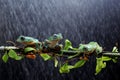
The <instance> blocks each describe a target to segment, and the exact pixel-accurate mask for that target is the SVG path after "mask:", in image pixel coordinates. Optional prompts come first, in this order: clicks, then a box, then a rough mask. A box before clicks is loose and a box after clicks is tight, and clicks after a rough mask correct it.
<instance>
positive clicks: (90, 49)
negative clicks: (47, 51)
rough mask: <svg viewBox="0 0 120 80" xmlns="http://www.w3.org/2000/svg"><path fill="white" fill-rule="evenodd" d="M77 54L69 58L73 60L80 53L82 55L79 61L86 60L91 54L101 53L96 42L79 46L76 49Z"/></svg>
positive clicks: (100, 48)
mask: <svg viewBox="0 0 120 80" xmlns="http://www.w3.org/2000/svg"><path fill="white" fill-rule="evenodd" d="M78 51H79V53H78V54H75V55H73V56H70V57H69V58H73V57H76V56H79V55H80V54H81V53H82V54H83V56H82V57H80V59H84V60H88V57H89V55H90V54H92V53H94V52H95V53H96V54H99V53H101V52H102V51H103V49H102V47H101V46H100V45H99V44H98V43H97V42H90V43H88V44H80V45H79V48H78Z"/></svg>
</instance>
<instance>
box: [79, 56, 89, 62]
mask: <svg viewBox="0 0 120 80" xmlns="http://www.w3.org/2000/svg"><path fill="white" fill-rule="evenodd" d="M80 60H85V61H88V57H87V56H84V57H80Z"/></svg>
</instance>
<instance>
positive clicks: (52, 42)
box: [44, 33, 63, 49]
mask: <svg viewBox="0 0 120 80" xmlns="http://www.w3.org/2000/svg"><path fill="white" fill-rule="evenodd" d="M61 39H63V36H62V34H61V33H58V34H53V35H52V36H50V37H49V38H48V39H45V43H44V44H45V46H46V47H48V48H52V49H53V48H55V46H56V45H58V43H59V41H60V40H61Z"/></svg>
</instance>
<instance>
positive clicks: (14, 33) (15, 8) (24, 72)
mask: <svg viewBox="0 0 120 80" xmlns="http://www.w3.org/2000/svg"><path fill="white" fill-rule="evenodd" d="M54 33H62V34H63V36H64V39H66V38H68V39H69V40H70V41H71V42H72V43H73V46H74V47H77V46H78V45H79V43H81V42H85V43H87V42H90V41H97V42H98V43H99V44H100V45H102V46H103V47H104V50H109V51H110V50H112V47H113V46H114V45H115V43H118V44H119V43H120V0H0V45H6V41H7V40H12V41H15V40H16V38H17V37H18V36H19V35H26V36H31V37H35V38H38V39H39V40H41V41H43V40H44V39H45V38H47V37H49V36H50V35H52V34H54ZM62 42H64V40H63V41H62ZM0 56H2V55H0ZM94 72H95V57H92V58H90V61H89V62H87V64H85V66H84V67H82V68H79V69H74V70H72V71H71V72H70V73H69V74H59V72H58V69H57V68H54V65H53V62H52V61H48V62H44V61H43V60H42V59H41V58H40V57H37V59H35V60H30V59H23V60H21V61H14V60H11V59H10V60H9V61H8V62H7V63H4V62H3V61H2V60H0V80H119V78H120V76H119V75H120V60H118V63H116V64H115V63H113V62H108V64H107V68H106V69H104V70H103V71H102V72H101V73H100V74H99V75H97V76H95V75H94Z"/></svg>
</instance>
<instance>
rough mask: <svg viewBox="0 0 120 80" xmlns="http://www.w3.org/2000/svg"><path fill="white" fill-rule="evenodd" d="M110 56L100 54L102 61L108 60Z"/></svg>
mask: <svg viewBox="0 0 120 80" xmlns="http://www.w3.org/2000/svg"><path fill="white" fill-rule="evenodd" d="M111 59H112V58H110V57H108V56H102V61H110V60H111Z"/></svg>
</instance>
